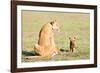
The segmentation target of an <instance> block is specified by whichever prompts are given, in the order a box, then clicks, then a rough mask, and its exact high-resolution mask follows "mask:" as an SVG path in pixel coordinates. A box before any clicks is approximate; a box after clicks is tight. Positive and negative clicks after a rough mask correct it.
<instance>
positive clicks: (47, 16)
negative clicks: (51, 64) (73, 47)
mask: <svg viewBox="0 0 100 73" xmlns="http://www.w3.org/2000/svg"><path fill="white" fill-rule="evenodd" d="M55 19H56V20H57V22H58V23H59V25H60V32H54V34H55V35H54V37H55V43H56V46H57V47H58V48H59V49H65V50H69V37H71V36H75V37H77V44H78V48H79V50H80V51H79V52H78V53H71V52H69V51H68V52H63V54H62V55H56V56H54V57H52V59H45V58H44V59H32V60H27V59H25V57H27V56H33V55H35V53H34V49H33V47H34V44H36V43H37V42H38V34H39V31H40V29H41V27H42V26H43V25H44V24H45V23H47V22H50V21H52V20H55ZM89 20H90V18H89V14H86V13H62V12H37V11H22V26H23V27H22V52H23V53H22V62H27V61H28V62H29V61H31V62H35V61H51V60H56V61H58V60H79V59H89V54H90V31H89V30H90V25H89V24H90V22H89Z"/></svg>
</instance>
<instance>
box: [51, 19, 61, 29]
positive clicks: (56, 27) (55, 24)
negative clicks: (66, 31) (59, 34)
mask: <svg viewBox="0 0 100 73" xmlns="http://www.w3.org/2000/svg"><path fill="white" fill-rule="evenodd" d="M50 24H51V25H52V29H53V30H57V31H59V30H60V29H59V25H58V23H57V22H56V20H54V21H52V22H50Z"/></svg>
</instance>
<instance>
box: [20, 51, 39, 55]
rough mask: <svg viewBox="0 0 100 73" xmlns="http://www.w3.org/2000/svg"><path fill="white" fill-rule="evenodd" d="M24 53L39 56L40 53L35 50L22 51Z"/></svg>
mask: <svg viewBox="0 0 100 73" xmlns="http://www.w3.org/2000/svg"><path fill="white" fill-rule="evenodd" d="M22 55H24V56H37V55H39V54H37V53H36V52H35V51H29V52H28V51H22Z"/></svg>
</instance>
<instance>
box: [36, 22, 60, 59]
mask: <svg viewBox="0 0 100 73" xmlns="http://www.w3.org/2000/svg"><path fill="white" fill-rule="evenodd" d="M58 29H59V27H58V24H57V23H56V21H52V22H49V23H47V24H45V25H43V27H42V28H41V30H40V32H39V40H38V44H36V45H35V46H34V50H35V52H36V53H38V54H39V55H40V56H42V57H46V56H47V57H52V56H54V55H56V54H58V52H59V49H58V48H56V45H55V42H54V33H53V30H58Z"/></svg>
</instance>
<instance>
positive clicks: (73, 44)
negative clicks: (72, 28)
mask: <svg viewBox="0 0 100 73" xmlns="http://www.w3.org/2000/svg"><path fill="white" fill-rule="evenodd" d="M69 40H70V51H71V52H74V51H75V50H77V49H78V48H77V43H76V37H69Z"/></svg>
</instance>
